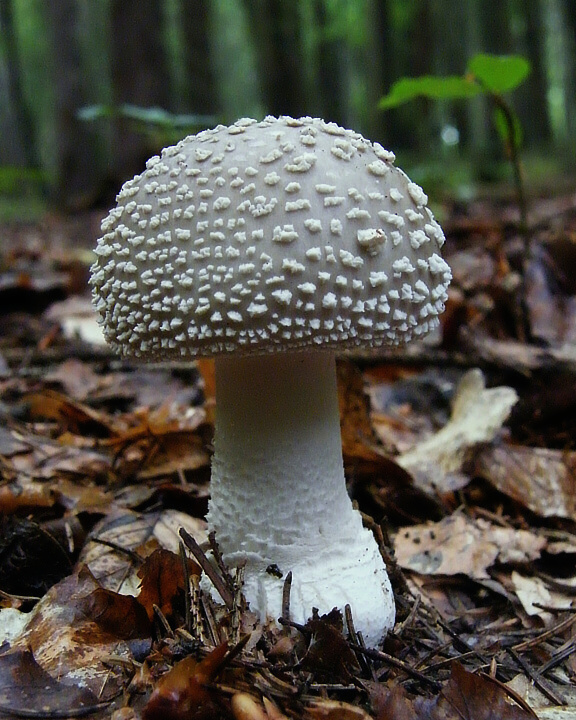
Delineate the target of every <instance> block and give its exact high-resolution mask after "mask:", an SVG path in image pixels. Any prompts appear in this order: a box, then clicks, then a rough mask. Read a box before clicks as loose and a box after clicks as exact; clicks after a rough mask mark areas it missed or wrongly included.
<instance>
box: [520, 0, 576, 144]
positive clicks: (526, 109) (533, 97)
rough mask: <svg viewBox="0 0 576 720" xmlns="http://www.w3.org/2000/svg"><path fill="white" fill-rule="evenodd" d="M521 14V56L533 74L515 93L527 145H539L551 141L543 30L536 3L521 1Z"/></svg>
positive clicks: (531, 0) (539, 10)
mask: <svg viewBox="0 0 576 720" xmlns="http://www.w3.org/2000/svg"><path fill="white" fill-rule="evenodd" d="M569 4H570V3H569ZM522 10H523V13H524V19H525V22H526V33H525V37H524V43H523V52H524V53H525V55H526V57H527V58H528V59H529V60H530V64H531V65H532V73H531V74H530V76H529V77H528V80H527V81H526V82H525V83H524V85H522V86H521V87H520V88H519V89H518V91H517V92H516V97H517V111H518V115H519V117H520V120H521V122H522V125H523V126H524V128H525V139H526V141H527V142H540V143H541V142H546V141H547V140H550V137H551V134H550V118H549V117H548V108H547V102H546V93H547V90H548V88H547V82H546V69H545V48H544V29H543V27H542V18H541V8H540V7H539V5H538V4H537V3H535V2H534V1H533V0H523V3H522ZM575 14H576V13H575ZM575 19H576V18H575Z"/></svg>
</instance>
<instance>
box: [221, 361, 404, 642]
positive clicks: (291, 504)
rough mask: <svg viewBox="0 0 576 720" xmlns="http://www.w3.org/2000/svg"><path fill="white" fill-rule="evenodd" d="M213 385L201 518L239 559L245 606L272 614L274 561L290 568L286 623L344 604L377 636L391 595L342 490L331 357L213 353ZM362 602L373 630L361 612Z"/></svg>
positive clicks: (276, 590) (276, 606)
mask: <svg viewBox="0 0 576 720" xmlns="http://www.w3.org/2000/svg"><path fill="white" fill-rule="evenodd" d="M216 387H217V396H216V432H215V454H214V459H213V465H212V487H211V502H210V511H209V515H208V521H209V524H210V526H211V529H213V530H215V532H216V537H217V540H218V542H219V544H220V547H221V549H222V551H223V555H224V559H225V560H226V561H227V562H228V563H229V564H230V565H232V566H234V565H237V564H240V563H242V562H244V561H245V562H246V573H245V582H246V584H245V593H246V597H247V599H248V600H249V602H250V603H251V606H252V609H253V610H256V611H259V612H260V614H261V615H271V616H272V617H278V616H279V614H280V608H281V599H282V584H283V580H282V579H280V578H278V577H276V576H275V575H273V574H271V573H270V572H269V571H268V572H267V568H268V569H269V566H271V565H275V566H277V567H278V568H279V569H280V571H281V572H282V573H283V575H284V576H285V575H286V573H287V572H288V571H292V575H293V579H292V596H291V600H292V602H291V609H292V618H293V619H294V620H296V621H300V622H304V621H306V619H307V618H308V617H310V616H311V614H312V607H313V606H314V607H317V608H318V609H319V610H320V611H322V612H328V611H330V610H331V609H332V608H333V607H335V606H336V607H340V608H341V609H343V608H344V605H345V604H346V603H350V604H351V605H352V610H353V613H354V617H355V620H356V624H357V626H359V627H360V629H364V630H365V632H368V633H369V634H370V639H371V640H372V641H374V642H376V641H377V640H379V639H380V637H381V636H382V635H383V633H384V632H385V630H387V629H388V628H389V627H390V625H391V624H392V622H393V615H394V612H393V600H392V594H391V591H390V585H389V583H388V577H387V574H386V570H385V567H384V563H383V561H382V558H381V556H380V553H379V551H378V547H377V545H376V543H375V541H374V538H373V537H372V534H371V533H370V532H369V531H368V530H366V529H365V528H363V526H362V520H361V517H360V514H359V513H358V512H357V511H356V510H354V509H353V507H352V503H351V501H350V498H349V497H348V494H347V492H346V484H345V479H344V469H343V463H342V445H341V438H340V417H339V410H338V395H337V386H336V365H335V358H334V354H333V353H330V352H318V351H313V352H309V353H306V352H294V353H287V354H274V355H264V356H252V357H243V358H228V357H220V358H217V359H216ZM366 596H368V597H366ZM367 606H369V608H368V610H367ZM384 607H385V608H386V609H385V610H384V609H383V608H384ZM368 611H369V614H371V615H374V617H372V618H371V619H370V620H369V622H368V625H369V627H367V626H366V623H363V622H362V619H361V618H359V613H360V614H361V615H364V614H366V612H368ZM383 613H384V615H385V617H383ZM374 622H375V624H376V627H373V625H374Z"/></svg>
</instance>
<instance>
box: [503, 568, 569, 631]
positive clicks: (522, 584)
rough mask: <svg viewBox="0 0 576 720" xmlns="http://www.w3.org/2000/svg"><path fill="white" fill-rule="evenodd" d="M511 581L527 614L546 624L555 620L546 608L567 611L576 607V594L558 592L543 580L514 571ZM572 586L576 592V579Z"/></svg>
mask: <svg viewBox="0 0 576 720" xmlns="http://www.w3.org/2000/svg"><path fill="white" fill-rule="evenodd" d="M510 579H511V581H512V585H513V587H514V591H515V593H516V595H517V597H518V599H519V600H520V602H521V603H522V607H523V608H524V610H525V611H526V614H527V615H530V616H536V615H537V616H538V617H540V618H541V619H542V620H543V621H544V622H545V623H549V622H551V621H552V620H553V619H554V615H553V614H552V613H550V612H547V611H546V610H544V608H551V609H552V608H556V609H558V610H567V609H570V608H573V607H576V601H575V600H574V593H572V595H567V594H564V593H561V592H558V591H557V590H554V589H553V588H552V587H550V585H549V584H548V583H547V582H546V581H545V580H543V579H542V578H539V577H527V576H526V575H522V574H520V573H519V572H516V571H514V572H513V573H512V576H511V578H510ZM564 582H565V583H566V585H569V584H570V583H568V582H566V581H564ZM572 585H573V587H574V590H575V591H576V578H574V579H573V581H572Z"/></svg>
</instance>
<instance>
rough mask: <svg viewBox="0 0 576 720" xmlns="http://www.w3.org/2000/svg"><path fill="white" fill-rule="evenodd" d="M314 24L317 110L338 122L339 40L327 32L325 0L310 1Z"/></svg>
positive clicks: (340, 112)
mask: <svg viewBox="0 0 576 720" xmlns="http://www.w3.org/2000/svg"><path fill="white" fill-rule="evenodd" d="M314 24H315V29H316V34H317V78H316V83H315V84H316V87H317V90H318V93H317V98H316V100H317V103H318V104H317V106H316V107H317V108H318V109H317V112H318V114H319V115H321V116H322V117H323V118H325V119H326V120H331V121H333V122H337V123H339V124H340V125H342V124H343V123H344V113H343V110H342V97H341V96H342V92H343V85H344V78H343V72H342V71H343V66H342V54H343V52H344V49H343V47H342V45H343V41H342V39H341V38H336V37H330V35H329V34H328V28H329V21H328V16H327V12H326V2H325V0H316V2H314Z"/></svg>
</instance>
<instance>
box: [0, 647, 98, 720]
mask: <svg viewBox="0 0 576 720" xmlns="http://www.w3.org/2000/svg"><path fill="white" fill-rule="evenodd" d="M101 707H103V705H102V704H101V703H100V701H99V700H98V698H97V696H96V695H95V694H94V693H93V692H91V691H90V690H89V689H87V688H86V687H80V685H79V684H72V683H70V682H59V681H58V680H55V679H54V678H53V677H52V676H51V675H49V674H48V673H47V672H46V671H45V670H44V669H43V668H42V667H40V665H38V663H37V662H36V660H35V659H34V656H33V655H32V653H31V652H30V651H29V650H13V651H9V652H7V653H4V654H2V655H0V712H1V713H9V714H13V715H16V716H21V717H39V718H40V717H50V716H53V717H67V716H68V715H73V714H76V716H78V715H79V714H80V713H82V714H85V715H88V714H90V712H91V711H92V712H94V711H96V710H98V709H100V708H101Z"/></svg>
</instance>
